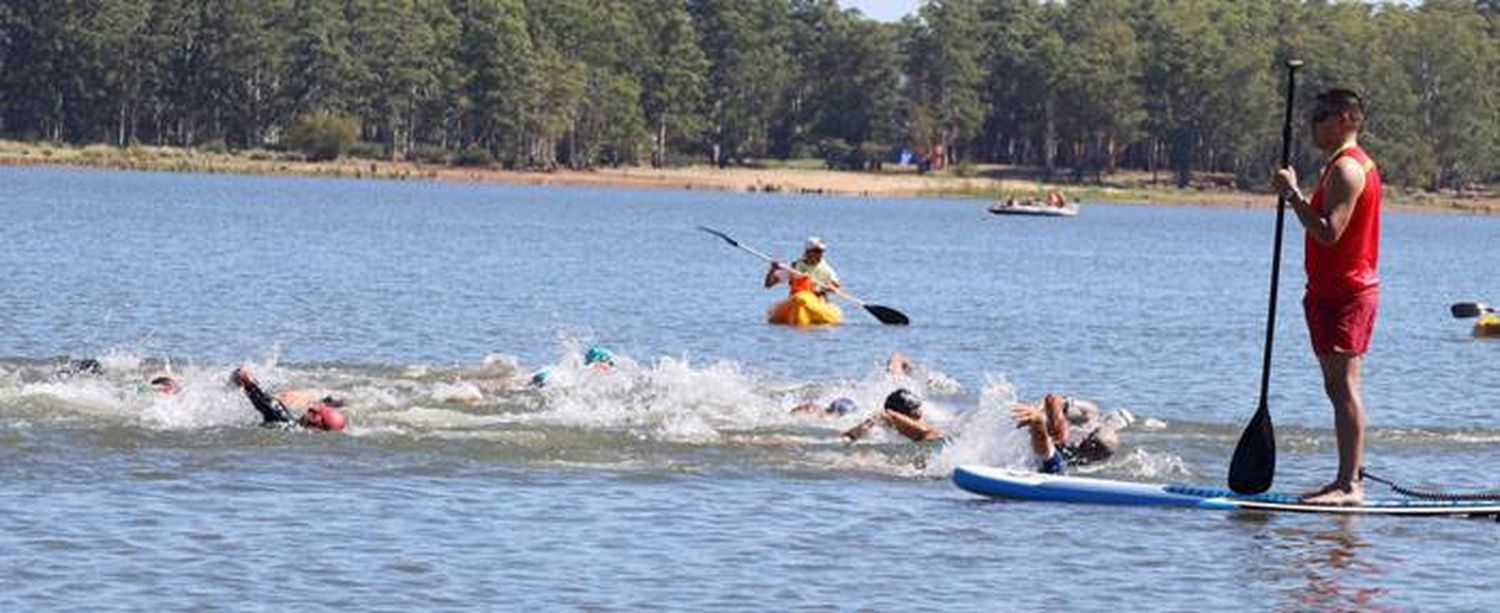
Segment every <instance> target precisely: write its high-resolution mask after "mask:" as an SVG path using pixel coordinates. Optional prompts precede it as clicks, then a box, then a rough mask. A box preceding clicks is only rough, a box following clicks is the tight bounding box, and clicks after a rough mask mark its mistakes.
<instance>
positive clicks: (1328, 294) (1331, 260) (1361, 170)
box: [1274, 89, 1380, 504]
mask: <svg viewBox="0 0 1500 613" xmlns="http://www.w3.org/2000/svg"><path fill="white" fill-rule="evenodd" d="M1364 122H1365V107H1364V101H1363V100H1361V99H1360V97H1359V94H1357V93H1355V92H1353V91H1350V90H1347V89H1330V90H1327V91H1324V92H1322V93H1320V94H1318V98H1317V103H1316V104H1315V105H1314V106H1313V111H1312V115H1311V116H1309V118H1308V124H1309V126H1310V129H1309V130H1308V131H1309V133H1310V134H1311V136H1312V141H1313V144H1314V145H1316V146H1317V148H1318V149H1319V150H1321V151H1323V152H1324V153H1325V154H1327V156H1328V157H1327V161H1326V162H1325V163H1324V165H1323V172H1322V173H1321V174H1320V175H1319V177H1318V185H1317V187H1316V188H1315V189H1314V190H1313V193H1312V197H1311V198H1306V197H1304V196H1303V195H1302V191H1301V190H1300V189H1298V188H1297V173H1296V171H1294V170H1292V169H1291V168H1283V169H1281V170H1279V171H1277V172H1276V176H1275V179H1274V183H1275V187H1276V189H1277V191H1278V192H1279V193H1280V194H1281V195H1282V196H1283V197H1285V198H1286V201H1287V203H1288V204H1289V205H1290V206H1291V208H1292V211H1293V212H1295V213H1296V214H1297V220H1298V221H1300V222H1301V223H1302V227H1303V228H1304V229H1305V230H1306V248H1305V249H1304V253H1303V265H1304V268H1305V269H1306V272H1307V290H1306V293H1305V294H1304V296H1303V298H1302V310H1303V315H1304V316H1305V317H1306V319H1307V331H1308V336H1309V338H1310V340H1311V341H1312V347H1313V354H1314V355H1316V356H1317V358H1318V367H1319V369H1320V370H1321V371H1322V375H1323V390H1324V391H1325V393H1327V395H1328V401H1329V403H1330V404H1332V405H1333V423H1334V431H1335V432H1336V433H1337V437H1338V450H1339V468H1338V474H1337V475H1336V476H1335V477H1334V479H1333V481H1332V482H1330V483H1328V484H1327V485H1324V486H1323V487H1321V488H1319V489H1317V490H1313V491H1311V492H1308V493H1306V494H1305V495H1304V496H1303V500H1304V501H1305V502H1310V503H1319V504H1359V503H1361V502H1363V501H1364V487H1363V486H1362V485H1361V484H1360V469H1361V468H1363V464H1364V443H1365V405H1364V400H1363V399H1362V398H1361V397H1360V385H1361V381H1360V368H1361V365H1362V364H1363V356H1364V354H1365V352H1366V351H1367V350H1368V349H1369V346H1370V335H1371V332H1372V331H1373V330H1374V327H1375V311H1376V309H1377V307H1378V306H1379V302H1380V280H1379V277H1378V276H1377V275H1376V272H1375V268H1376V260H1377V259H1378V257H1379V253H1380V171H1379V170H1377V169H1376V167H1375V161H1374V159H1372V158H1371V157H1370V155H1369V154H1368V153H1366V152H1365V150H1364V149H1362V148H1360V146H1359V142H1358V137H1359V133H1360V130H1361V128H1362V127H1363V126H1364Z"/></svg>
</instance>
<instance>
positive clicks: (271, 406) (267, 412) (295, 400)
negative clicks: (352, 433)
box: [229, 368, 347, 432]
mask: <svg viewBox="0 0 1500 613" xmlns="http://www.w3.org/2000/svg"><path fill="white" fill-rule="evenodd" d="M229 379H230V381H231V382H233V383H234V384H235V385H238V386H239V387H240V389H242V390H244V391H245V397H246V398H249V399H250V404H251V406H254V407H255V410H256V411H258V412H259V413H260V416H261V425H264V426H267V427H272V428H282V429H286V430H296V429H307V430H323V431H327V432H339V431H342V430H343V429H344V426H345V425H346V422H347V420H346V419H345V418H344V414H343V413H340V412H339V408H340V407H342V406H344V401H343V399H340V398H335V397H333V396H328V395H325V396H323V397H321V398H320V397H318V396H317V395H316V394H314V393H313V392H310V391H307V390H286V391H283V392H281V393H280V394H278V395H276V396H275V397H272V396H271V395H270V394H268V393H266V392H265V390H262V389H261V388H260V383H259V382H258V381H256V380H255V376H254V375H252V374H250V371H249V370H247V369H245V368H236V369H234V372H233V373H231V374H230V376H229ZM294 410H300V411H303V413H302V415H301V416H297V415H295V414H294V413H293V411H294Z"/></svg>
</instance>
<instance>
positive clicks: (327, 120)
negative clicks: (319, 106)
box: [285, 111, 359, 162]
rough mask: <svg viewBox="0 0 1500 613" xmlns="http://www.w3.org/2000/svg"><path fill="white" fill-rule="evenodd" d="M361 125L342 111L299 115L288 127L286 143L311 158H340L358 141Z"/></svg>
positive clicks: (312, 159) (310, 159)
mask: <svg viewBox="0 0 1500 613" xmlns="http://www.w3.org/2000/svg"><path fill="white" fill-rule="evenodd" d="M358 135H359V126H358V125H357V124H356V122H355V120H354V118H353V117H350V116H348V115H344V114H342V113H330V112H326V111H323V112H318V113H309V114H306V115H299V116H298V117H297V118H296V119H295V120H293V121H292V125H290V126H287V129H286V137H285V141H286V145H287V147H289V148H291V149H296V150H298V151H301V152H302V154H303V155H305V156H306V158H307V160H308V161H312V162H325V161H328V160H334V159H338V157H339V156H340V155H343V153H344V152H345V151H348V150H349V149H350V147H352V146H353V145H354V143H355V139H356V138H358Z"/></svg>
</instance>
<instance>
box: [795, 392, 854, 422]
mask: <svg viewBox="0 0 1500 613" xmlns="http://www.w3.org/2000/svg"><path fill="white" fill-rule="evenodd" d="M857 410H859V404H858V403H856V402H854V399H853V398H848V397H845V396H840V397H838V398H834V399H833V400H831V401H829V402H828V404H826V405H823V404H818V403H816V402H804V403H802V404H799V405H797V406H795V407H792V412H793V413H804V414H813V415H825V416H828V417H843V416H845V415H848V414H850V413H853V412H855V411H857Z"/></svg>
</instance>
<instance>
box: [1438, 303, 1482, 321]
mask: <svg viewBox="0 0 1500 613" xmlns="http://www.w3.org/2000/svg"><path fill="white" fill-rule="evenodd" d="M1448 310H1449V311H1451V312H1452V313H1453V316H1454V317H1455V318H1458V319H1469V318H1471V317H1479V316H1480V315H1483V314H1484V313H1485V311H1488V310H1489V307H1486V306H1484V305H1482V304H1479V303H1477V302H1458V303H1455V304H1454V305H1453V306H1451V307H1448Z"/></svg>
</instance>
